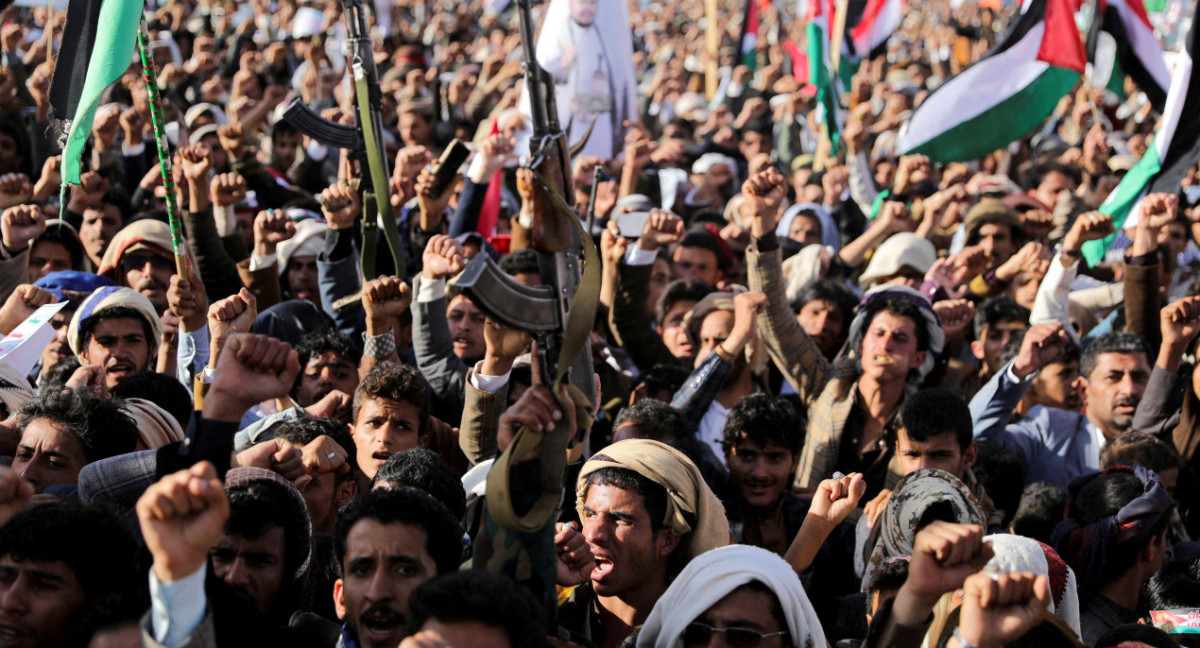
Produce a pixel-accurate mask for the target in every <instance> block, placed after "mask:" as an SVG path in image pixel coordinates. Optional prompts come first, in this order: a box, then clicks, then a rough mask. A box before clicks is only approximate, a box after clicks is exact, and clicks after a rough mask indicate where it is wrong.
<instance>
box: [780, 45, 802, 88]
mask: <svg viewBox="0 0 1200 648" xmlns="http://www.w3.org/2000/svg"><path fill="white" fill-rule="evenodd" d="M783 51H784V52H786V53H787V56H788V59H789V60H790V61H791V64H792V78H793V79H795V80H796V82H797V83H808V54H807V53H806V52H805V51H804V50H802V49H800V46H799V45H797V44H795V43H793V42H792V41H787V42H785V43H784V44H783Z"/></svg>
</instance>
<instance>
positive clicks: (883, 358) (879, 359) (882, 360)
mask: <svg viewBox="0 0 1200 648" xmlns="http://www.w3.org/2000/svg"><path fill="white" fill-rule="evenodd" d="M895 362H896V361H895V360H894V359H892V356H889V355H882V354H881V355H877V356H875V364H893V363H895Z"/></svg>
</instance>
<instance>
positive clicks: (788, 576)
mask: <svg viewBox="0 0 1200 648" xmlns="http://www.w3.org/2000/svg"><path fill="white" fill-rule="evenodd" d="M752 581H759V582H761V583H762V584H764V585H766V586H767V587H768V588H770V589H771V591H772V592H774V593H775V597H776V598H777V599H779V607H780V608H782V609H783V616H784V617H785V618H786V619H787V629H788V632H789V633H790V634H791V636H792V645H793V646H795V647H796V648H824V647H825V645H826V644H825V632H824V631H823V630H822V629H821V621H820V620H819V619H818V618H817V613H816V611H815V610H813V606H812V603H810V602H809V601H808V595H806V594H805V593H804V588H803V587H801V586H800V579H799V578H798V577H797V576H796V572H795V571H793V570H792V567H791V565H789V564H788V563H787V561H785V560H784V559H783V558H780V557H779V556H778V555H776V554H774V553H772V552H770V551H767V550H766V549H762V548H759V547H751V546H749V545H729V546H727V547H721V548H720V549H713V550H712V551H708V552H706V553H703V554H701V555H699V556H697V557H696V558H693V559H692V561H691V562H690V563H688V566H687V567H685V568H684V570H683V571H682V572H680V573H679V576H678V577H676V579H675V582H673V583H671V586H670V587H668V588H667V591H666V592H664V593H663V595H662V596H661V597H659V599H658V602H657V603H655V604H654V609H653V610H651V611H650V616H649V617H648V618H647V619H646V623H645V625H643V626H642V630H641V632H640V633H639V634H638V638H637V646H638V648H683V630H684V628H686V627H687V626H688V624H690V623H691V622H693V621H695V620H696V619H697V618H698V617H699V616H700V615H701V614H704V612H705V611H706V610H708V608H710V607H712V606H713V605H714V604H716V603H717V602H718V601H720V600H721V599H723V598H725V597H726V596H727V595H729V593H730V592H732V591H733V590H735V589H737V588H739V587H741V586H742V585H745V584H747V583H750V582H752Z"/></svg>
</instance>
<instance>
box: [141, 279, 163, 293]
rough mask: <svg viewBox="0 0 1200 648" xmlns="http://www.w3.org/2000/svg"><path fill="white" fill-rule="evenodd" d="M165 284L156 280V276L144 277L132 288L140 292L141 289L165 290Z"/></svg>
mask: <svg viewBox="0 0 1200 648" xmlns="http://www.w3.org/2000/svg"><path fill="white" fill-rule="evenodd" d="M166 289H167V285H166V284H165V283H163V282H161V281H159V280H158V278H156V277H145V278H143V279H142V280H141V281H139V282H138V284H137V287H136V288H134V290H137V291H138V292H142V291H143V290H166Z"/></svg>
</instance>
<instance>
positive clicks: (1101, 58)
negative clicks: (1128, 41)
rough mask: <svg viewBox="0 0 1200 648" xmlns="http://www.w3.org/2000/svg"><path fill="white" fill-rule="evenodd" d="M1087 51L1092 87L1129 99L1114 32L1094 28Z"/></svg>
mask: <svg viewBox="0 0 1200 648" xmlns="http://www.w3.org/2000/svg"><path fill="white" fill-rule="evenodd" d="M1087 51H1088V65H1090V66H1091V69H1090V70H1089V74H1090V76H1091V79H1092V88H1093V89H1100V88H1103V89H1105V90H1108V91H1109V92H1111V93H1113V94H1114V95H1116V96H1117V99H1118V100H1119V101H1125V100H1126V99H1128V96H1127V95H1126V94H1125V71H1124V70H1122V69H1121V61H1120V60H1119V59H1118V58H1117V41H1116V39H1114V38H1113V37H1112V34H1110V33H1108V32H1106V31H1100V30H1099V29H1093V30H1092V32H1091V34H1090V35H1089V37H1088V45H1087ZM1164 96H1165V93H1164ZM1159 109H1160V110H1161V106H1160V107H1159Z"/></svg>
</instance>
